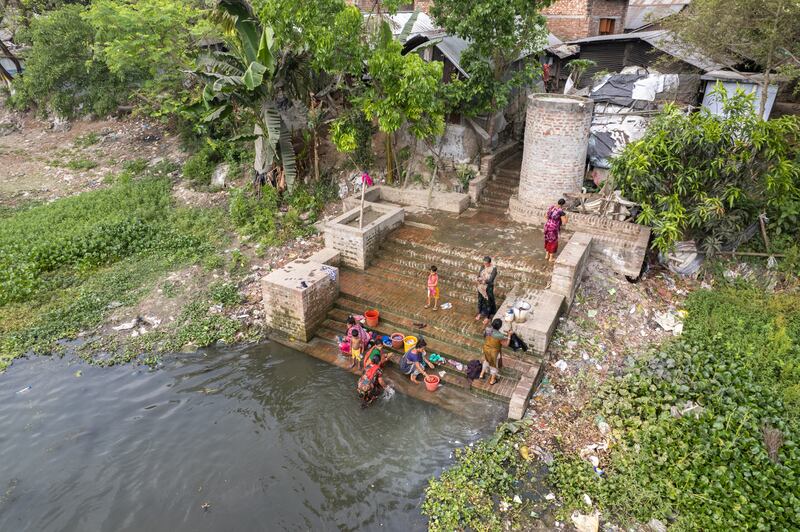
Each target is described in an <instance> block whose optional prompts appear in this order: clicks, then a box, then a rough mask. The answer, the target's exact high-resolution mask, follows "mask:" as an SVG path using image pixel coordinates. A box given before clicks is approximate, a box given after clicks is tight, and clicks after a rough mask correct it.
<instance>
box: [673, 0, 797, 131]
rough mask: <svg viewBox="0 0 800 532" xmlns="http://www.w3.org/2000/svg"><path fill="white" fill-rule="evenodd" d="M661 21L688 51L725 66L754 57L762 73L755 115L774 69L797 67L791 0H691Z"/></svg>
mask: <svg viewBox="0 0 800 532" xmlns="http://www.w3.org/2000/svg"><path fill="white" fill-rule="evenodd" d="M665 24H666V26H667V27H668V28H669V29H670V30H672V31H673V32H674V34H675V35H676V36H677V38H678V43H679V45H681V46H684V47H685V48H686V49H687V51H688V52H692V53H694V52H697V51H698V50H699V51H701V52H702V53H704V54H706V55H709V56H711V57H712V58H714V59H716V60H717V61H719V62H720V63H722V64H725V65H728V66H736V65H737V64H747V63H750V64H753V63H754V64H755V65H754V66H756V67H757V68H759V69H760V71H761V73H762V74H763V76H762V78H761V80H760V85H761V89H762V90H761V98H760V101H759V104H758V109H759V116H763V114H764V108H765V107H766V102H767V90H766V89H767V87H769V84H770V83H772V82H773V81H774V78H775V72H776V71H780V70H784V71H786V72H787V73H791V75H794V74H796V73H797V67H800V2H798V1H797V0H694V1H693V2H692V3H691V4H690V5H689V7H687V8H686V9H685V10H684V11H682V12H681V13H680V14H678V15H676V16H674V17H672V18H671V19H669V20H667V21H666V23H665ZM731 63H733V64H731Z"/></svg>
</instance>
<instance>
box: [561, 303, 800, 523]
mask: <svg viewBox="0 0 800 532" xmlns="http://www.w3.org/2000/svg"><path fill="white" fill-rule="evenodd" d="M688 308H689V315H688V318H687V325H686V332H685V336H684V338H682V340H681V341H680V342H675V343H671V344H668V345H666V346H665V347H664V348H662V349H660V350H658V351H656V352H654V353H651V354H649V355H648V356H646V357H643V358H642V359H641V360H640V361H638V362H637V363H636V364H635V366H634V367H632V368H630V369H629V370H628V371H627V372H626V374H625V375H623V376H621V377H619V378H616V379H613V380H611V381H608V382H607V383H606V384H605V385H604V386H603V387H602V388H601V389H600V391H599V393H598V396H597V398H596V400H595V401H594V404H593V408H594V410H595V411H596V412H598V413H600V414H601V415H603V416H604V417H605V418H606V420H607V421H608V423H609V424H610V425H611V426H612V428H613V429H614V435H615V438H614V442H615V443H614V445H613V447H612V448H611V451H610V453H609V454H608V455H607V456H606V458H605V459H604V462H603V464H602V466H603V468H604V469H605V474H604V475H603V476H598V475H597V474H596V473H595V472H594V471H593V470H592V467H591V464H589V463H588V462H586V461H584V460H581V459H579V458H577V457H570V456H562V457H560V458H559V459H558V461H557V463H556V466H555V467H554V469H553V472H552V477H551V479H552V480H553V481H554V482H555V484H556V485H557V487H558V488H559V490H560V491H561V493H562V496H563V498H564V501H565V506H564V509H565V511H570V510H572V509H573V508H580V507H582V506H583V503H582V498H583V494H584V493H586V494H589V496H590V497H591V498H592V499H593V500H594V501H596V504H597V505H598V507H599V508H600V510H601V511H602V512H603V513H604V514H606V515H611V516H614V518H615V519H618V520H621V521H623V522H633V521H638V522H647V521H649V520H650V519H651V518H658V519H661V520H664V519H669V520H671V521H674V525H673V527H671V528H674V529H675V530H724V529H728V530H730V529H734V528H740V527H742V526H744V527H746V528H752V529H761V530H767V529H772V530H795V529H798V527H800V497H798V494H797V478H799V477H800V451H798V447H797V438H798V436H800V425H798V416H797V414H798V403H797V402H796V396H795V394H796V390H797V382H798V374H797V369H796V368H797V364H798V361H799V360H800V356H799V355H800V353H798V349H797V341H798V340H799V339H800V336H799V335H798V332H800V328H799V327H798V324H799V323H800V312H799V310H800V303H798V301H797V298H796V297H794V298H792V297H789V296H786V297H784V296H769V295H766V294H763V293H760V294H759V293H757V292H755V291H752V290H747V289H745V290H741V289H730V290H723V291H720V292H698V293H696V294H693V295H692V296H691V297H690V299H689V305H688ZM786 401H790V402H792V404H791V405H787V403H786ZM776 431H777V432H776ZM776 435H779V437H775V436H776ZM780 440H782V443H780Z"/></svg>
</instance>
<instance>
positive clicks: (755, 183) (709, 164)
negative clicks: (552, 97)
mask: <svg viewBox="0 0 800 532" xmlns="http://www.w3.org/2000/svg"><path fill="white" fill-rule="evenodd" d="M715 93H716V96H717V97H718V98H720V101H721V102H722V108H723V111H724V115H723V116H718V115H714V114H712V113H711V112H709V111H708V110H707V109H703V110H701V111H700V112H696V113H685V112H684V111H682V110H680V109H678V107H676V106H675V105H671V104H670V105H667V106H666V108H665V109H664V110H663V112H661V113H660V114H659V115H658V116H657V117H656V118H655V119H654V120H653V122H652V123H651V124H650V126H649V127H648V129H647V132H646V134H645V136H644V138H643V139H641V140H640V141H638V142H634V143H631V144H629V145H628V146H627V147H626V148H625V150H624V151H623V152H622V154H620V156H619V157H616V158H615V159H614V160H613V161H612V167H611V172H612V175H613V177H614V178H615V179H616V180H617V183H618V186H620V188H621V189H622V191H623V193H624V194H625V195H626V196H627V197H628V198H629V199H631V200H633V201H636V202H637V203H640V204H641V206H642V213H641V215H640V216H639V218H638V221H639V222H640V223H644V224H648V225H652V226H653V232H654V235H655V239H654V244H655V246H656V247H657V248H658V249H659V250H661V251H668V250H670V249H671V248H672V247H673V245H674V244H675V243H676V242H677V241H679V240H681V239H683V238H694V239H696V240H697V241H698V242H699V244H700V247H701V249H702V250H703V251H706V252H710V253H713V252H715V251H718V250H719V249H720V248H721V246H722V245H723V244H725V243H726V242H730V241H731V240H732V239H733V238H734V237H736V236H737V235H738V233H739V232H740V231H742V230H743V229H744V228H745V227H747V226H748V225H750V224H751V223H753V222H755V221H756V220H757V217H758V215H759V214H760V213H762V212H765V211H766V213H767V214H768V216H769V218H770V220H771V226H772V227H774V232H775V233H776V234H781V233H788V234H789V235H792V234H794V235H796V234H797V227H798V222H800V119H798V118H797V117H794V116H785V117H781V118H779V119H774V120H768V121H764V120H761V119H759V118H758V117H757V116H756V115H755V113H754V112H753V102H752V100H753V98H752V96H748V95H745V94H744V93H742V92H741V91H737V93H736V94H734V95H733V96H728V95H727V92H726V91H725V89H724V88H722V87H721V86H720V87H718V88H717V89H716V91H715Z"/></svg>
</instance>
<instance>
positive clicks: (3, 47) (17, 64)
mask: <svg viewBox="0 0 800 532" xmlns="http://www.w3.org/2000/svg"><path fill="white" fill-rule="evenodd" d="M0 50H2V51H3V54H5V56H6V57H7V58H9V59H11V62H12V63H14V67H15V68H16V69H17V75H18V76H22V64H20V62H19V59H17V57H16V56H15V55H14V54H13V53H11V50H9V49H8V46H6V43H4V42H3V40H2V39H0Z"/></svg>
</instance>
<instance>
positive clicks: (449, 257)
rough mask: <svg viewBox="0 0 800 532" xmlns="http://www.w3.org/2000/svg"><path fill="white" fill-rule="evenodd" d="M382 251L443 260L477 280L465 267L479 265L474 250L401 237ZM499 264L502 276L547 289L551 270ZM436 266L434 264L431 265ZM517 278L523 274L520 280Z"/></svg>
mask: <svg viewBox="0 0 800 532" xmlns="http://www.w3.org/2000/svg"><path fill="white" fill-rule="evenodd" d="M381 247H383V248H386V249H387V250H391V251H393V252H395V253H396V254H398V255H405V254H408V256H410V257H413V258H415V259H417V258H424V257H432V258H433V259H434V260H439V261H440V262H441V263H442V264H447V265H449V266H452V267H453V268H455V269H459V270H462V271H466V272H470V276H471V277H470V278H471V279H474V278H475V276H476V275H477V270H475V271H471V270H470V269H465V268H464V267H463V266H464V264H471V263H474V262H475V260H476V259H475V256H476V252H475V250H473V249H470V248H458V247H454V246H447V247H445V246H442V245H441V244H439V245H437V244H431V243H428V242H425V241H416V240H411V239H408V238H404V237H402V236H398V235H397V234H392V235H389V237H388V238H387V239H386V240H385V241H384V242H383V244H382V245H381ZM495 263H496V264H497V266H498V268H500V269H501V270H502V274H503V275H504V276H505V275H509V276H510V277H513V278H514V279H515V280H518V281H526V280H527V281H528V282H531V283H532V282H537V283H538V282H539V281H541V283H540V285H541V286H546V285H547V283H548V282H549V280H550V274H551V272H550V268H545V269H543V268H542V266H540V265H536V264H531V263H530V262H527V261H521V260H507V259H504V258H502V257H496V260H495ZM431 264H433V263H431ZM517 274H521V275H522V277H520V276H519V275H517Z"/></svg>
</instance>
